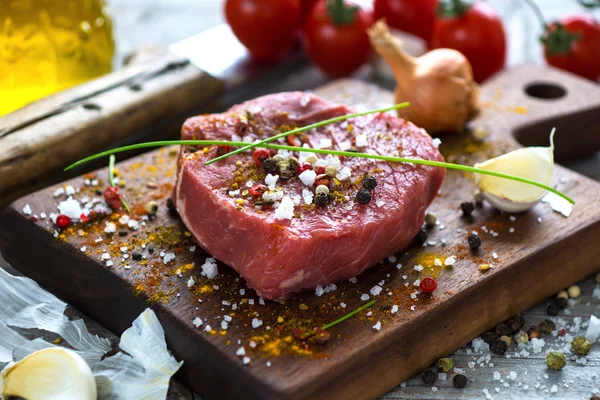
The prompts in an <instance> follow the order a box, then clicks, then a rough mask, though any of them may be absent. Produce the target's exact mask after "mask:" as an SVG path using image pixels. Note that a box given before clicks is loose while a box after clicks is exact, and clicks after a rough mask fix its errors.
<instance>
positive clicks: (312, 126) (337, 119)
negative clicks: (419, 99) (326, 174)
mask: <svg viewBox="0 0 600 400" xmlns="http://www.w3.org/2000/svg"><path fill="white" fill-rule="evenodd" d="M408 106H410V103H409V102H404V103H400V104H396V105H393V106H391V107H383V108H377V109H375V110H369V111H363V112H358V113H354V114H346V115H340V116H339V117H335V118H330V119H326V120H324V121H320V122H315V123H314V124H310V125H306V126H303V127H301V128H296V129H292V130H291V131H287V132H283V133H280V134H278V135H275V136H271V137H269V138H266V139H263V140H261V141H259V142H256V143H252V144H247V143H246V144H245V145H244V146H243V147H242V148H239V149H237V150H234V151H231V152H229V153H227V154H223V155H222V156H220V157H216V158H213V159H212V160H210V161H208V162H206V163H205V165H209V164H212V163H215V162H217V161H220V160H223V159H225V158H227V157H231V156H233V155H235V154H239V153H242V152H244V151H246V150H249V149H252V148H254V147H261V146H264V144H265V143H269V142H273V141H275V140H277V139H281V138H284V137H286V136H289V135H294V134H296V133H300V132H305V131H309V130H311V129H315V128H319V127H321V126H324V125H329V124H333V123H335V122H340V121H345V120H347V119H350V118H356V117H362V116H363V115H368V114H375V113H380V112H386V111H391V110H398V109H400V108H406V107H408Z"/></svg>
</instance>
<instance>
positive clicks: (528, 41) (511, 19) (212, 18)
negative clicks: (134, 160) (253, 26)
mask: <svg viewBox="0 0 600 400" xmlns="http://www.w3.org/2000/svg"><path fill="white" fill-rule="evenodd" d="M109 3H110V4H111V6H112V11H113V15H114V17H115V26H116V39H117V43H118V53H117V60H116V65H120V64H121V62H122V60H123V58H124V56H125V54H127V53H129V52H131V51H132V50H134V49H135V48H138V47H139V46H141V45H144V44H148V43H151V44H156V45H159V46H166V45H168V44H170V43H172V42H175V41H177V40H181V39H183V38H185V37H188V36H191V35H192V34H195V33H198V32H199V31H201V30H204V29H207V28H209V27H211V26H214V25H217V24H218V23H220V22H222V21H223V18H222V15H221V8H222V0H135V1H131V0H109ZM489 3H490V4H492V6H494V7H495V8H496V9H497V10H498V11H500V13H501V14H502V16H503V18H504V21H505V24H506V27H507V33H508V35H509V56H508V64H509V65H510V66H514V65H518V64H521V63H523V62H541V60H542V54H541V50H540V47H539V44H538V42H537V38H538V36H539V34H540V26H539V24H538V23H537V21H536V20H535V19H534V18H533V15H532V13H531V12H530V11H529V10H528V9H527V8H526V7H525V5H524V2H523V0H491V1H489ZM538 3H539V4H540V6H541V7H542V9H543V11H544V13H545V14H546V16H547V17H548V18H549V19H550V18H554V17H559V16H561V15H565V14H567V13H571V12H577V11H581V9H580V8H579V7H578V6H577V5H576V3H575V1H567V0H538ZM304 78H308V79H310V82H311V83H312V84H311V86H315V85H317V84H318V83H320V82H323V77H322V76H320V75H319V73H318V72H316V71H314V70H309V71H307V72H305V73H303V74H302V79H298V76H295V77H292V78H291V79H292V81H288V82H283V83H282V82H279V83H278V84H277V86H276V87H270V88H265V92H269V91H275V90H277V89H278V88H284V87H286V88H296V89H302V88H304V87H305V86H306V82H307V80H305V79H304ZM303 86H304V87H303ZM568 166H569V167H570V168H573V169H576V170H578V171H580V172H582V173H584V174H587V175H589V176H592V177H594V178H596V179H600V156H597V157H596V158H595V159H594V158H592V159H589V160H582V161H581V162H578V163H575V164H573V165H568ZM599 264H600V262H599ZM0 267H2V268H5V269H8V270H9V271H11V272H13V270H12V269H11V268H10V267H9V266H7V265H6V263H5V262H4V260H2V259H1V257H0ZM599 269H600V265H599ZM593 287H594V283H593V280H592V279H588V280H586V281H585V282H582V283H581V288H582V291H583V295H582V298H581V301H579V302H578V304H576V305H575V306H574V307H571V308H570V309H571V312H572V313H571V315H568V316H565V315H562V314H563V313H561V315H562V316H563V317H564V318H565V319H568V320H572V319H573V318H575V317H577V316H580V317H582V318H583V319H584V320H587V319H588V318H589V316H590V315H591V314H595V315H597V316H598V315H600V301H599V300H593V299H592V298H591V294H592V290H593ZM545 307H546V302H543V303H540V304H539V305H537V306H535V307H533V308H531V309H530V310H527V311H526V312H525V313H524V315H525V317H526V321H527V322H526V328H527V327H529V326H531V325H532V324H537V323H539V322H540V321H542V320H543V319H544V318H545V317H546V314H545ZM70 313H72V314H71V315H78V316H83V318H84V319H85V320H86V324H87V326H88V328H89V329H90V331H92V332H94V333H97V334H99V335H103V336H105V337H109V338H111V339H112V340H114V341H116V340H117V338H116V336H115V335H113V334H112V333H110V332H108V331H107V330H106V329H104V328H103V327H101V326H99V325H98V324H97V323H95V322H94V321H91V320H90V319H89V318H87V317H85V316H84V315H82V314H81V313H79V312H78V311H77V310H70ZM548 341H549V342H551V340H548ZM546 348H548V346H546ZM416 351H418V349H416ZM513 353H514V350H512V351H511V352H510V354H513ZM543 354H544V353H540V354H536V355H533V354H532V355H530V356H528V357H527V358H522V357H511V358H507V357H496V356H493V357H492V359H491V361H490V363H491V364H493V365H494V366H493V367H490V366H486V367H480V366H479V365H477V366H476V367H475V368H474V369H471V368H469V366H468V363H469V362H471V361H473V355H468V354H467V350H466V348H463V349H461V350H459V351H457V352H456V353H455V354H453V355H451V357H452V358H453V360H454V364H455V366H456V367H459V368H463V369H465V370H466V372H465V374H466V375H467V376H468V377H469V378H471V379H473V381H470V382H469V384H468V386H467V388H465V389H462V390H458V389H454V388H453V387H452V382H451V377H450V376H449V379H448V380H447V381H445V382H441V381H439V380H438V382H436V387H437V388H438V390H437V391H435V392H434V391H433V390H432V389H431V387H429V386H426V385H424V384H423V382H422V380H421V377H420V375H419V376H416V377H414V378H413V379H411V380H409V381H408V382H407V385H406V387H397V388H396V389H394V390H392V391H390V392H389V393H388V394H386V395H384V396H383V397H382V399H472V398H485V394H484V392H483V389H488V390H489V392H490V394H491V396H492V397H493V398H495V399H547V398H556V399H589V398H590V397H591V394H592V393H593V392H594V391H595V392H596V393H600V383H599V382H600V347H599V345H598V344H596V345H595V347H594V348H593V350H592V352H591V353H590V355H589V356H588V357H587V362H586V365H580V364H577V363H575V362H573V361H569V363H568V366H567V367H565V369H563V371H562V372H560V373H552V372H551V371H547V369H546V368H545V361H544V357H543ZM478 357H479V355H478V356H476V357H475V358H478ZM488 365H489V364H488ZM494 371H498V372H500V373H501V375H502V379H503V380H504V382H500V381H495V380H494V378H493V373H494ZM510 371H514V372H516V373H517V378H516V379H515V380H507V379H506V376H507V375H509V373H510ZM525 371H527V374H526V372H525ZM545 374H548V378H545ZM504 383H508V384H509V386H508V387H505V385H504ZM537 383H539V384H540V386H546V388H547V389H548V391H545V390H546V389H540V390H537V389H535V385H536V384H537ZM525 385H528V386H529V389H527V390H526V389H524V387H525ZM552 385H557V389H558V391H557V393H554V394H551V393H549V388H550V387H551V386H552ZM567 386H568V389H567ZM495 388H499V390H500V392H496V390H495ZM168 398H169V399H196V400H197V399H199V397H198V396H195V397H194V395H193V394H192V393H191V392H190V391H189V390H187V389H186V388H185V387H183V386H182V385H181V384H179V383H177V382H173V383H172V385H171V390H170V393H169V396H168Z"/></svg>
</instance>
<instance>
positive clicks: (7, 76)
mask: <svg viewBox="0 0 600 400" xmlns="http://www.w3.org/2000/svg"><path fill="white" fill-rule="evenodd" d="M114 51H115V44H114V41H113V36H112V22H111V20H110V18H109V16H108V12H107V7H106V3H105V1H104V0H0V116H1V115H4V114H7V113H9V112H11V111H14V110H16V109H17V108H20V107H23V106H24V105H26V104H28V103H30V102H32V101H34V100H37V99H40V98H42V97H44V96H47V95H50V94H52V93H54V92H57V91H59V90H62V89H65V88H68V87H71V86H73V85H77V84H79V83H82V82H85V81H87V80H89V79H92V78H95V77H97V76H99V75H102V74H105V73H107V72H109V71H110V70H111V66H112V58H113V54H114Z"/></svg>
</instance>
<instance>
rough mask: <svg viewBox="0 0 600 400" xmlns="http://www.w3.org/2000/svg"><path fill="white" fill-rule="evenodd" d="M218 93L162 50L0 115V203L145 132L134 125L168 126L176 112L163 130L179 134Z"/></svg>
mask: <svg viewBox="0 0 600 400" xmlns="http://www.w3.org/2000/svg"><path fill="white" fill-rule="evenodd" d="M223 90H224V86H223V83H222V82H221V81H219V80H218V79H216V78H214V77H212V76H210V75H208V74H207V73H205V72H203V71H201V70H199V69H198V68H196V67H195V66H194V65H192V64H191V63H190V62H189V61H188V60H186V59H182V58H180V57H176V56H174V55H167V56H166V57H163V58H161V59H160V60H153V61H150V62H146V63H144V64H143V65H139V64H138V65H131V66H129V67H126V68H124V69H122V70H120V71H117V72H114V73H112V74H109V75H106V76H104V77H101V78H99V79H96V80H93V81H91V82H89V83H86V84H83V85H80V86H76V87H74V88H71V89H69V90H66V91H62V92H59V93H57V94H55V95H53V96H50V97H47V98H45V99H43V100H40V101H38V102H35V103H32V104H30V105H28V106H26V107H24V108H22V109H20V110H17V111H15V112H13V113H11V114H8V115H6V116H4V117H2V118H0V197H1V198H2V203H5V202H7V201H8V200H9V199H8V197H15V196H14V195H16V194H19V193H16V191H17V189H19V191H20V192H23V191H30V190H31V189H33V188H34V187H35V185H36V181H37V183H38V184H40V183H41V184H49V183H51V182H50V181H49V180H48V179H45V178H44V179H43V180H44V182H40V180H42V179H41V177H43V176H44V177H47V176H48V175H49V174H50V175H51V174H52V173H53V172H54V173H56V172H57V171H61V170H62V169H63V168H64V167H65V166H67V165H68V164H69V163H70V162H73V161H76V160H78V159H80V158H82V157H85V156H87V155H90V154H92V153H94V152H97V151H100V150H102V149H105V148H107V147H114V146H116V145H122V144H125V143H132V142H134V141H136V140H137V141H139V140H142V138H144V137H147V136H140V134H139V132H140V130H147V129H148V128H149V127H150V128H152V127H157V126H158V127H160V129H167V125H166V124H165V121H167V120H169V118H170V119H171V120H173V119H174V118H175V117H176V116H178V119H177V121H173V124H172V126H169V127H168V128H169V129H171V130H173V129H176V130H177V131H178V129H179V128H180V126H181V123H182V120H183V118H185V117H186V116H188V115H193V114H194V113H198V112H199V111H200V109H201V107H202V105H206V104H207V102H209V101H210V100H213V99H215V98H216V97H217V96H218V95H219V94H221V93H222V92H223ZM136 132H137V133H136ZM168 134H169V132H163V133H162V134H161V135H157V136H162V137H163V138H164V137H165V136H167V135H168ZM171 134H172V132H171ZM146 140H147V139H146ZM78 173H81V170H79V171H78ZM61 177H62V178H63V179H64V178H65V177H66V176H65V175H62V176H61ZM63 179H61V180H63ZM24 188H29V190H24ZM0 207H1V206H0Z"/></svg>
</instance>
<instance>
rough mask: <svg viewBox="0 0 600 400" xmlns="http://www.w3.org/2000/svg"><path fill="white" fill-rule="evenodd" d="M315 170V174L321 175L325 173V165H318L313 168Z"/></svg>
mask: <svg viewBox="0 0 600 400" xmlns="http://www.w3.org/2000/svg"><path fill="white" fill-rule="evenodd" d="M315 172H316V173H317V175H321V174H324V173H325V167H324V166H322V165H321V166H319V167H317V169H316V170H315Z"/></svg>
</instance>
